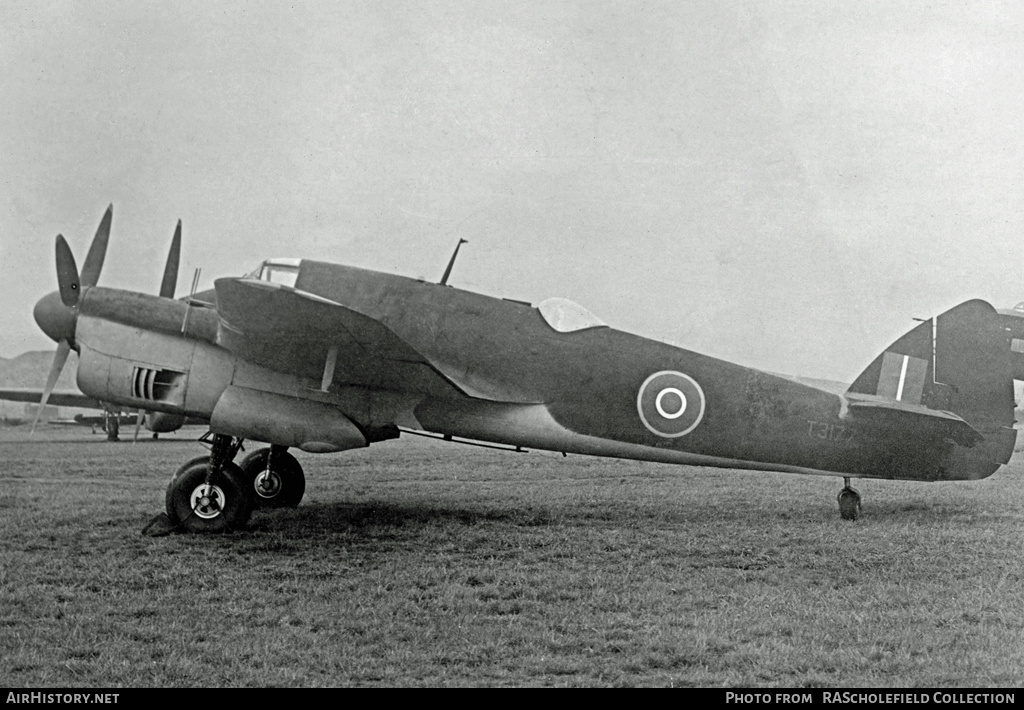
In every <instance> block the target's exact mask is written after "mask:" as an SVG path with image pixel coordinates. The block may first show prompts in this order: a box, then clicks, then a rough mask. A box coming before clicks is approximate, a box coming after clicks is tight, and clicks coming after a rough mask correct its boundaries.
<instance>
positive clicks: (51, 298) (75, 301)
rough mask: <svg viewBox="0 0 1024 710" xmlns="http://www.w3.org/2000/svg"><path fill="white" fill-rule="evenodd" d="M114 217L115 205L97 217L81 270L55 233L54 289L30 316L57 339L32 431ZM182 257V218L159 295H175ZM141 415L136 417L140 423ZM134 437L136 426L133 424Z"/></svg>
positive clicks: (69, 345) (99, 267) (70, 346)
mask: <svg viewBox="0 0 1024 710" xmlns="http://www.w3.org/2000/svg"><path fill="white" fill-rule="evenodd" d="M113 218H114V206H113V205H110V206H108V207H107V211H106V212H104V214H103V219H101V220H100V226H99V227H98V228H97V229H96V236H94V237H93V239H92V244H90V245H89V253H88V254H86V257H85V264H84V265H83V266H82V271H81V272H79V271H78V265H77V263H76V262H75V256H74V254H72V253H71V247H69V246H68V243H67V240H65V239H64V237H63V235H60V234H58V235H57V243H56V260H57V288H58V290H57V292H55V293H50V294H47V295H46V296H43V298H41V299H40V300H39V302H38V303H36V306H35V309H34V311H33V315H34V316H35V320H36V323H37V324H38V325H39V327H40V328H41V329H42V331H43V332H44V333H46V334H47V335H48V336H49V337H50V338H52V339H53V340H55V341H57V354H56V355H54V357H53V362H52V363H51V365H50V373H49V375H48V376H47V378H46V386H45V387H44V388H43V396H42V398H41V399H40V400H39V409H38V410H36V418H35V421H34V422H33V423H32V432H33V433H34V432H35V429H36V425H37V424H38V423H39V417H40V416H41V415H42V412H43V408H44V407H45V406H46V403H47V402H48V401H49V399H50V395H52V394H53V389H54V387H56V386H57V380H59V379H60V373H61V371H62V370H63V369H64V365H65V364H66V363H67V360H68V356H69V355H70V354H71V351H72V350H77V349H78V348H77V347H76V345H75V342H74V341H75V325H76V321H77V319H78V307H79V304H80V303H81V300H82V294H83V292H84V291H85V290H86V289H89V288H91V287H93V286H95V285H96V283H97V282H98V281H99V278H100V272H101V271H103V261H104V259H105V258H106V256H107V243H108V242H109V241H110V223H111V221H112V220H113ZM180 259H181V220H180V219H179V220H178V226H177V227H176V228H175V230H174V237H173V238H172V239H171V249H170V252H169V253H168V254H167V263H166V264H165V265H164V276H163V280H162V281H161V282H160V296H161V297H162V298H174V288H175V285H176V284H177V281H178V264H179V261H180ZM142 414H144V413H142ZM141 419H142V416H140V417H138V420H139V421H140V422H141ZM135 436H136V438H138V428H137V427H136V433H135Z"/></svg>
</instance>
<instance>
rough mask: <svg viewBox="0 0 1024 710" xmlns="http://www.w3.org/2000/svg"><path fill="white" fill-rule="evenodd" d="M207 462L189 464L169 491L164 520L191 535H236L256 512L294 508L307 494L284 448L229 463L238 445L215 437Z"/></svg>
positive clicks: (239, 442)
mask: <svg viewBox="0 0 1024 710" xmlns="http://www.w3.org/2000/svg"><path fill="white" fill-rule="evenodd" d="M211 443H212V447H211V451H210V455H209V456H201V457H199V458H195V459H192V460H191V461H189V462H188V463H186V464H185V465H184V466H182V467H181V468H179V469H178V471H177V472H176V473H175V474H174V476H173V477H172V478H171V482H170V484H169V485H168V486H167V497H166V504H167V517H168V518H169V520H170V523H171V525H172V526H175V527H181V528H184V529H185V530H188V531H189V532H212V533H222V532H230V531H232V530H238V529H240V528H242V527H244V526H245V524H246V523H247V522H248V521H249V516H250V515H252V511H253V509H254V508H256V507H275V508H276V507H285V506H296V505H298V504H299V501H300V500H302V495H303V493H304V492H305V490H306V479H305V476H303V473H302V466H300V465H299V462H298V461H296V460H295V457H294V456H292V455H291V454H289V453H288V451H287V447H285V446H271V447H269V448H265V449H260V450H259V451H255V452H253V453H252V454H249V455H248V456H246V457H245V458H244V459H243V460H242V465H241V466H237V465H235V464H234V463H233V460H234V458H235V456H236V455H237V454H238V451H239V449H241V447H242V440H241V439H235V438H233V437H230V436H226V435H223V434H214V435H213V437H212V439H211Z"/></svg>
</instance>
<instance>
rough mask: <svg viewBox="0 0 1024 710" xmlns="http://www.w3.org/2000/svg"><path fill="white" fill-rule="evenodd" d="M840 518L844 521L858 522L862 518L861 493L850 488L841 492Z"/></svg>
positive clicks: (838, 498)
mask: <svg viewBox="0 0 1024 710" xmlns="http://www.w3.org/2000/svg"><path fill="white" fill-rule="evenodd" d="M836 499H837V500H838V501H839V517H841V518H842V519H843V520H856V519H857V518H859V517H860V493H858V492H857V491H855V490H854V489H852V488H850V487H848V486H847V487H846V488H844V489H843V490H841V491H839V495H838V496H837V497H836Z"/></svg>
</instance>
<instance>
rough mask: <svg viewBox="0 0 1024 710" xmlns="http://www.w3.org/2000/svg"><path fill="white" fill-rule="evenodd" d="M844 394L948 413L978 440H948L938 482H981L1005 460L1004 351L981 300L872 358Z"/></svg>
mask: <svg viewBox="0 0 1024 710" xmlns="http://www.w3.org/2000/svg"><path fill="white" fill-rule="evenodd" d="M847 394H848V395H866V396H867V397H869V398H871V399H873V400H876V401H880V402H887V403H888V404H889V405H890V406H891V407H895V408H897V409H906V410H907V411H908V412H910V411H918V412H921V411H927V410H934V411H935V412H936V413H938V412H948V413H952V414H954V415H956V416H957V417H958V418H959V419H962V420H963V421H964V422H966V423H967V424H968V425H970V427H971V428H973V429H974V430H975V431H976V432H977V433H978V434H980V440H978V441H975V442H972V443H971V444H969V445H967V446H965V445H964V444H965V443H966V442H965V441H963V440H959V441H956V444H957V446H956V447H955V448H954V450H953V451H952V452H951V457H950V460H949V462H948V467H947V468H946V472H945V475H941V474H940V475H939V477H947V476H948V477H950V478H954V477H955V478H981V477H984V476H987V475H990V474H991V473H993V472H995V470H996V469H998V468H999V465H1000V464H1004V463H1007V462H1008V461H1009V460H1010V457H1011V456H1012V455H1013V446H1014V442H1015V440H1016V431H1015V430H1014V429H1013V421H1014V414H1013V411H1014V400H1013V373H1012V371H1011V363H1010V345H1009V340H1008V336H1007V333H1006V330H1005V329H1004V328H1003V326H1002V324H1001V322H1000V317H999V314H998V313H997V312H996V310H995V309H994V308H992V306H990V305H989V304H988V303H986V302H984V301H980V300H973V301H967V302H965V303H961V304H960V305H959V306H956V307H955V308H952V309H950V310H948V311H946V312H945V313H943V314H942V315H940V316H937V317H935V318H932V319H930V320H927V321H924V322H922V323H921V324H920V325H918V326H917V327H916V328H914V329H913V330H911V331H910V332H909V333H907V334H906V335H904V336H903V337H902V338H900V339H899V340H897V341H896V342H895V343H893V344H892V345H890V346H889V347H888V348H886V350H885V352H883V353H882V354H881V355H879V356H878V357H877V358H875V360H874V362H872V363H871V364H870V365H869V366H868V367H867V369H866V370H864V372H862V373H861V374H860V377H858V378H857V380H856V381H855V382H854V383H853V384H852V385H850V388H849V389H848V390H847ZM851 399H856V398H855V397H851ZM976 438H977V437H976Z"/></svg>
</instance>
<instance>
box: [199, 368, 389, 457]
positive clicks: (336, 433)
mask: <svg viewBox="0 0 1024 710" xmlns="http://www.w3.org/2000/svg"><path fill="white" fill-rule="evenodd" d="M210 428H211V429H213V430H214V431H216V432H218V433H221V434H230V435H232V436H240V437H245V438H247V439H255V440H256V441H264V442H267V443H268V444H279V445H281V446H294V447H297V448H299V449H302V450H303V451H309V452H310V453H314V454H323V453H328V452H332V451H344V450H345V449H355V448H360V447H363V446H368V445H369V443H368V442H367V440H366V437H365V436H363V433H362V432H361V431H360V430H359V427H357V426H356V425H355V424H353V423H352V420H351V419H349V418H348V417H346V416H345V415H344V414H342V413H341V412H340V411H339V410H338V409H337V408H336V407H332V406H331V405H329V404H326V403H324V402H316V401H312V400H308V399H299V398H297V397H289V396H287V395H282V394H275V393H273V392H265V391H261V390H254V389H249V388H247V387H236V386H234V385H232V386H231V387H228V388H227V389H226V390H224V393H223V394H222V395H221V396H220V399H219V400H218V401H217V406H215V407H214V408H213V416H212V417H210Z"/></svg>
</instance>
